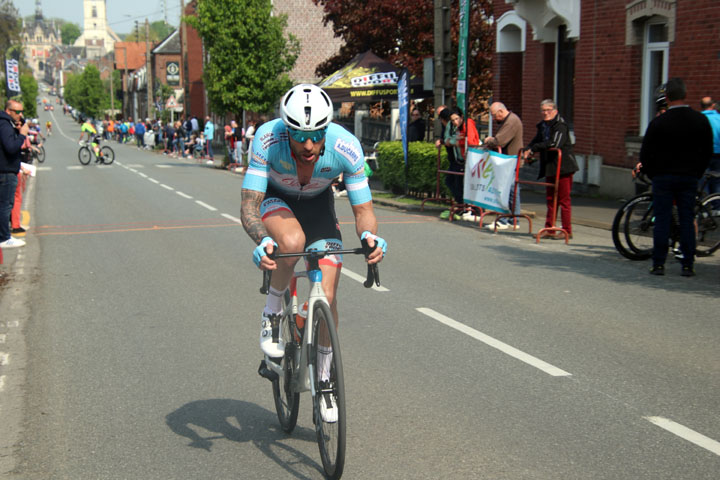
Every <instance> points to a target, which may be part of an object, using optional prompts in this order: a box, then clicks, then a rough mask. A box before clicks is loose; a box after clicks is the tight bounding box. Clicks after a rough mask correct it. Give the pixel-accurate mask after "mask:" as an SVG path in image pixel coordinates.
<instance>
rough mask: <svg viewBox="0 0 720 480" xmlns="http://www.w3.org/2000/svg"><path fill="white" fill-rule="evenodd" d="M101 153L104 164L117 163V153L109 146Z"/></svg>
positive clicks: (101, 150)
mask: <svg viewBox="0 0 720 480" xmlns="http://www.w3.org/2000/svg"><path fill="white" fill-rule="evenodd" d="M100 153H101V154H102V157H101V158H102V163H104V164H105V165H110V164H111V163H113V162H114V161H115V151H114V150H113V149H112V148H110V147H108V146H107V145H105V146H104V147H102V148H101V149H100Z"/></svg>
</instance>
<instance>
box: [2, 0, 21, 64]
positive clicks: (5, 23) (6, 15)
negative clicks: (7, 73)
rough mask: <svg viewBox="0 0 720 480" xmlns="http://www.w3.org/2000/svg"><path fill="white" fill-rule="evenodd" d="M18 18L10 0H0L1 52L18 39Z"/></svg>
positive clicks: (19, 24)
mask: <svg viewBox="0 0 720 480" xmlns="http://www.w3.org/2000/svg"><path fill="white" fill-rule="evenodd" d="M19 18H20V17H19V13H18V10H17V8H15V5H13V3H12V0H0V50H2V51H3V52H5V51H6V50H7V49H8V48H9V47H10V46H11V45H13V44H15V43H18V41H19V39H20V28H21V23H20V21H19ZM3 70H4V67H3Z"/></svg>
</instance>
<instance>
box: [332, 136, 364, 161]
mask: <svg viewBox="0 0 720 480" xmlns="http://www.w3.org/2000/svg"><path fill="white" fill-rule="evenodd" d="M335 151H336V152H338V153H339V154H340V155H342V156H343V157H345V158H347V159H348V161H349V162H350V163H352V164H353V165H356V164H357V163H358V162H359V161H360V152H359V151H358V150H357V148H356V147H355V145H354V144H353V143H350V142H345V141H343V140H342V139H341V138H338V139H337V141H336V142H335Z"/></svg>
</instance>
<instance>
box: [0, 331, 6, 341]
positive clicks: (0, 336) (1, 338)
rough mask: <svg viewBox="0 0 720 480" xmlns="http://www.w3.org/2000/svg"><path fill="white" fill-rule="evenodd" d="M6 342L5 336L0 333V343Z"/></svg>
mask: <svg viewBox="0 0 720 480" xmlns="http://www.w3.org/2000/svg"><path fill="white" fill-rule="evenodd" d="M6 340H7V335H6V334H4V333H0V343H5V341H6Z"/></svg>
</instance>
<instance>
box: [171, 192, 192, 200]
mask: <svg viewBox="0 0 720 480" xmlns="http://www.w3.org/2000/svg"><path fill="white" fill-rule="evenodd" d="M175 193H177V194H178V195H180V196H181V197H183V198H188V199H192V198H193V197H191V196H190V195H188V194H187V193H183V192H181V191H180V190H175Z"/></svg>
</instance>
